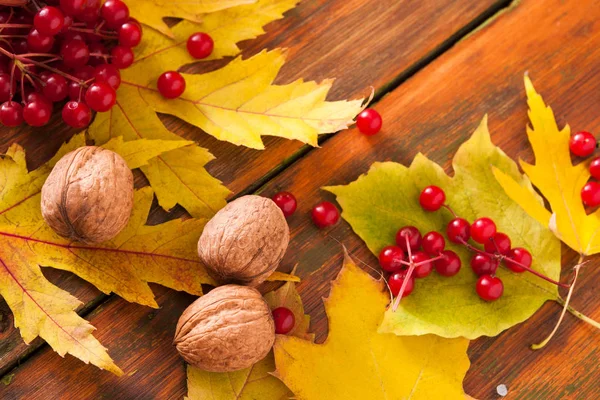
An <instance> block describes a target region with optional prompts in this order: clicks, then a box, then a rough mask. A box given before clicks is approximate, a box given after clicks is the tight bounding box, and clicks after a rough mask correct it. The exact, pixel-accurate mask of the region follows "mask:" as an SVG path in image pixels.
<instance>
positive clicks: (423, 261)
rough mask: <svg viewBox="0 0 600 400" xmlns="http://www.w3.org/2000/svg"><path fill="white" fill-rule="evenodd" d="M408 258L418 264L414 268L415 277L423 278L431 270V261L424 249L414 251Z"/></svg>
mask: <svg viewBox="0 0 600 400" xmlns="http://www.w3.org/2000/svg"><path fill="white" fill-rule="evenodd" d="M410 259H411V261H412V262H413V263H415V264H420V265H418V266H416V267H415V269H414V276H415V278H425V277H426V276H428V275H429V274H431V271H433V262H432V261H430V260H431V258H429V256H428V255H427V253H425V252H424V251H416V252H414V253H413V254H412V257H411V258H410Z"/></svg>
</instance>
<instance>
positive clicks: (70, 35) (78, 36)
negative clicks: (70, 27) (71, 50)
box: [62, 31, 86, 43]
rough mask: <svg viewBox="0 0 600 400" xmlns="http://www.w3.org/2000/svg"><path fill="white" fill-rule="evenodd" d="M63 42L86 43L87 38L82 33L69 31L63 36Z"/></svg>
mask: <svg viewBox="0 0 600 400" xmlns="http://www.w3.org/2000/svg"><path fill="white" fill-rule="evenodd" d="M62 39H63V40H62V41H63V43H64V42H69V41H71V40H82V41H85V39H86V37H85V35H84V34H83V33H81V32H76V31H68V32H67V33H65V34H63V35H62Z"/></svg>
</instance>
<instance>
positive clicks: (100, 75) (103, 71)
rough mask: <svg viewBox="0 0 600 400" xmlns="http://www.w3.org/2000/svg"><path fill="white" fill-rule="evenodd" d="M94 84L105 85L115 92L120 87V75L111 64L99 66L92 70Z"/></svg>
mask: <svg viewBox="0 0 600 400" xmlns="http://www.w3.org/2000/svg"><path fill="white" fill-rule="evenodd" d="M94 78H96V80H95V81H96V82H104V83H107V84H108V85H109V86H110V87H111V88H113V89H115V90H117V89H118V88H119V86H120V85H121V73H120V72H119V70H118V69H117V68H116V67H115V66H114V65H111V64H101V65H98V66H97V67H96V69H95V70H94Z"/></svg>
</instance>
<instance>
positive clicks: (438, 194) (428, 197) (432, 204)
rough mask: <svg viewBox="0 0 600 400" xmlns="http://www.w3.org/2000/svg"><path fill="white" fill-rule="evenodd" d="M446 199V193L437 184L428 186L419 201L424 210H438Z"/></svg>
mask: <svg viewBox="0 0 600 400" xmlns="http://www.w3.org/2000/svg"><path fill="white" fill-rule="evenodd" d="M445 201H446V194H445V193H444V191H443V190H442V189H440V188H439V187H437V186H427V187H426V188H425V189H423V191H422V192H421V196H419V203H420V204H421V207H423V209H424V210H427V211H437V210H439V209H440V208H441V207H442V206H443V205H444V202H445Z"/></svg>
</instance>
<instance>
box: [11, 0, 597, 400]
mask: <svg viewBox="0 0 600 400" xmlns="http://www.w3.org/2000/svg"><path fill="white" fill-rule="evenodd" d="M599 19H600V0H522V1H515V2H510V1H494V0H423V1H414V0H412V1H411V0H378V1H365V0H305V1H303V2H302V3H300V5H299V6H298V7H297V8H295V9H293V10H291V11H289V12H288V13H286V18H285V19H283V20H280V21H277V22H274V23H272V24H270V25H268V26H267V28H266V31H267V33H266V34H265V35H264V36H261V37H260V38H259V39H257V40H254V41H249V42H244V43H242V46H241V47H242V49H243V54H244V55H245V56H250V55H253V54H256V53H257V52H258V51H260V50H261V49H262V48H269V49H271V48H275V47H288V48H289V49H290V52H289V57H288V60H289V61H288V63H287V64H286V65H285V67H284V68H283V70H282V73H281V75H280V77H279V78H278V82H280V83H281V82H291V81H292V80H295V79H297V78H299V77H304V78H306V79H314V80H321V79H323V78H327V77H336V78H337V80H336V83H335V85H334V87H333V90H332V93H331V96H330V97H331V99H340V98H348V97H358V96H360V95H365V94H368V91H369V87H370V86H373V87H374V88H375V90H376V100H377V103H376V104H375V106H374V107H375V108H376V109H378V110H379V112H380V113H381V114H382V116H383V119H384V128H383V130H382V132H381V133H380V134H378V135H376V136H373V137H366V136H363V135H361V134H360V133H358V131H356V130H355V129H351V130H347V131H343V132H340V133H337V134H335V135H331V136H329V137H325V138H323V140H322V147H321V148H318V149H311V148H307V147H303V146H301V145H300V144H298V143H297V142H292V141H285V140H280V139H273V138H268V139H266V140H265V144H266V147H267V150H264V151H255V150H248V149H245V148H242V147H236V146H233V145H231V144H228V143H223V142H218V141H216V140H215V139H213V138H212V137H210V136H208V135H206V134H205V133H203V132H202V131H200V130H199V129H197V128H195V127H192V126H190V125H188V124H186V123H185V122H183V121H181V120H178V119H176V118H172V117H168V116H165V117H164V118H163V121H164V123H165V124H166V126H167V127H168V128H169V129H170V130H172V131H174V132H176V133H178V134H180V135H182V136H184V137H186V138H190V139H192V140H195V141H197V142H198V143H199V144H200V145H202V146H203V147H207V148H208V149H209V150H210V151H211V152H212V153H213V154H214V155H215V156H216V157H217V159H216V160H215V161H213V162H211V163H210V164H209V165H208V170H209V172H210V173H211V174H212V175H214V176H216V177H217V178H219V179H221V180H222V181H223V182H224V183H225V184H226V185H227V186H228V187H229V188H230V189H231V190H232V191H233V195H232V198H234V197H237V196H240V195H242V194H247V193H253V192H254V193H259V194H262V195H265V196H271V195H273V194H274V193H276V192H277V191H279V190H287V191H291V192H293V193H294V194H295V195H296V197H297V199H298V202H299V208H298V211H297V212H296V214H295V215H294V216H293V217H292V218H291V219H290V220H289V223H290V228H291V234H292V239H291V243H290V246H289V249H288V252H287V254H286V256H285V258H284V260H283V262H282V264H281V267H280V270H281V271H285V272H289V271H290V270H291V269H292V267H293V266H294V265H295V264H298V270H297V274H298V275H300V276H301V277H302V278H303V281H302V283H301V284H300V285H299V290H300V294H301V296H302V298H303V301H304V303H305V308H306V310H307V311H308V313H309V314H310V315H311V317H312V325H311V328H312V330H313V331H314V332H315V333H316V334H317V341H323V340H324V338H325V337H326V335H327V319H326V316H325V313H324V309H323V305H322V302H321V298H322V297H323V296H325V295H327V293H328V291H329V282H330V280H331V279H333V278H334V277H335V275H336V274H337V272H338V271H339V268H340V266H341V249H340V246H339V244H338V243H337V241H338V240H339V241H341V242H343V243H344V244H345V245H346V246H347V247H348V248H349V250H350V251H351V252H352V254H354V255H355V256H356V257H357V258H359V259H361V260H363V261H365V262H367V263H369V264H371V265H375V264H376V259H375V258H374V257H373V255H371V254H370V253H369V252H368V250H367V249H366V247H365V245H364V244H363V243H362V242H361V241H360V239H359V238H358V237H357V236H356V235H355V234H354V233H353V232H352V231H351V229H350V227H349V225H348V224H347V223H345V222H341V223H340V224H338V225H337V226H335V227H333V228H332V229H329V230H326V231H319V230H318V229H316V228H315V227H314V226H313V225H312V223H311V222H310V218H309V216H308V214H309V210H310V208H311V207H312V206H313V205H314V204H315V203H317V202H318V201H320V200H321V199H329V200H332V196H330V195H329V194H326V193H324V192H323V191H321V190H320V189H319V188H320V187H322V186H325V185H336V184H346V183H348V182H351V181H353V180H355V179H356V178H357V177H358V175H360V174H362V173H364V172H366V171H367V170H368V168H369V166H370V165H371V163H372V162H374V161H385V160H394V161H397V162H401V163H404V164H408V163H409V162H410V161H411V160H412V158H413V157H414V156H415V154H416V153H417V152H423V153H425V154H427V155H428V156H429V157H430V158H432V159H433V160H435V161H437V162H438V163H440V164H442V165H444V166H445V167H446V169H447V170H448V171H449V172H450V171H451V168H450V160H451V158H452V156H453V155H454V152H455V151H456V150H457V148H458V146H459V145H460V144H461V143H462V142H463V141H464V140H466V139H467V138H468V137H469V136H470V134H471V133H472V131H473V130H474V129H475V127H476V126H477V124H478V122H479V121H480V119H481V118H482V117H483V115H484V114H486V113H487V114H488V115H489V122H490V130H491V133H492V140H493V141H494V143H496V144H497V145H499V146H500V147H501V148H502V149H503V150H504V151H506V152H507V153H508V154H509V156H511V157H513V158H519V157H520V158H524V159H526V160H529V161H531V160H532V154H531V151H530V148H529V145H528V142H527V139H526V135H525V125H526V123H527V108H526V102H525V94H524V89H523V83H522V82H523V73H524V72H525V71H528V72H529V74H530V76H531V77H532V79H533V81H534V84H535V85H536V88H537V89H538V90H539V91H540V92H541V93H542V94H543V95H544V98H545V100H546V101H547V102H548V103H549V104H551V105H552V107H553V109H554V110H555V113H556V116H557V119H558V122H559V124H561V125H562V124H564V123H566V122H567V121H568V122H569V124H570V125H571V127H572V128H573V129H574V130H583V129H585V130H589V131H591V132H596V133H598V132H600V22H598V20H599ZM224 62H226V61H223V62H218V63H207V64H200V65H196V66H194V67H192V68H191V70H192V71H194V72H202V71H205V70H210V69H213V68H215V67H217V66H220V65H222V64H223V63H224ZM0 129H1V131H2V135H0V150H1V151H4V150H6V148H7V147H8V146H9V145H10V144H12V143H19V144H21V145H22V146H24V147H25V149H26V150H27V152H28V153H27V156H28V160H27V161H28V165H29V166H30V167H31V168H35V167H37V166H38V165H40V164H41V163H43V162H45V161H47V160H48V159H49V158H50V157H51V156H52V155H53V154H54V152H55V151H56V149H57V148H58V147H59V146H60V144H61V143H62V142H63V141H64V140H66V139H68V138H69V137H70V136H71V135H72V134H73V133H74V132H73V131H71V130H68V129H66V128H65V127H64V126H63V125H61V124H60V123H59V121H58V120H57V119H56V120H54V121H53V125H52V126H51V127H46V128H43V129H31V128H27V127H23V128H19V129H12V130H9V129H6V128H0ZM50 132H52V133H51V134H50ZM136 182H137V184H138V185H143V184H144V180H143V178H142V177H141V176H139V175H138V176H137V178H136ZM182 214H183V210H182V209H181V208H176V209H175V210H173V211H172V212H171V213H166V212H164V211H163V210H160V209H158V208H157V207H154V209H153V211H152V212H151V215H150V219H149V221H150V223H159V222H162V221H164V220H166V219H168V218H174V217H178V216H180V215H182ZM334 239H335V240H334ZM574 258H575V254H574V253H573V252H572V251H570V250H568V249H566V248H564V252H563V264H564V265H571V264H572V263H573V260H574ZM598 264H600V263H598V262H597V261H593V262H592V263H590V265H589V266H586V268H585V270H584V272H583V274H582V277H581V280H580V282H579V285H578V290H577V292H576V294H575V296H574V298H573V305H574V307H575V308H577V309H578V310H580V311H581V312H583V313H585V314H587V315H588V316H590V317H592V318H595V319H597V320H598V319H600V296H598V295H597V292H598V290H597V289H598V287H600V285H599V284H597V283H596V282H595V280H596V279H599V282H600V270H598V269H597V268H596V267H597V266H598ZM319 268H321V269H320V270H319V272H318V273H313V272H315V271H316V270H317V269H319ZM44 273H45V275H46V276H47V277H49V279H51V280H52V282H54V283H55V284H57V285H58V286H60V287H61V288H64V289H66V290H68V291H69V292H71V293H73V294H74V295H75V296H77V297H78V298H79V299H81V300H82V301H83V302H84V303H85V305H84V306H83V307H82V308H81V310H80V313H81V314H82V315H84V316H86V318H87V319H88V320H90V321H91V323H92V324H93V325H94V326H95V327H97V328H98V330H97V332H96V337H97V338H98V339H99V340H100V341H101V342H102V343H103V344H104V345H105V346H108V347H109V351H110V355H111V356H112V357H113V359H114V360H115V362H116V363H117V364H118V365H119V366H120V367H121V368H122V369H123V370H124V371H125V373H126V375H125V376H124V377H121V378H117V377H115V376H113V375H112V374H110V373H108V372H105V371H101V370H99V369H97V368H96V367H94V366H90V365H85V364H83V363H82V362H80V361H79V360H77V359H75V358H73V357H71V356H67V357H66V358H65V359H62V358H61V357H60V356H58V355H57V354H56V353H54V352H53V351H52V350H51V349H50V348H49V347H48V346H47V345H45V344H44V343H43V342H42V341H41V340H36V341H34V342H33V343H32V344H31V345H29V346H26V345H25V344H24V343H23V341H22V340H21V338H20V336H19V333H18V330H16V329H15V328H14V326H13V321H12V316H11V314H10V310H9V309H8V307H7V306H6V304H5V303H4V302H3V301H2V300H1V299H0V375H4V376H6V377H10V378H11V379H10V381H11V383H10V384H9V385H8V386H5V385H2V384H0V398H1V399H55V398H61V399H71V398H72V399H96V398H107V399H154V398H156V399H170V398H176V399H179V398H182V397H183V395H185V393H186V383H185V366H184V363H183V361H182V360H181V359H180V358H179V356H178V355H177V353H176V351H175V349H174V347H173V346H172V345H171V342H172V338H173V334H174V331H175V324H176V321H177V319H178V317H179V315H180V314H181V312H182V311H183V309H184V308H185V307H187V305H188V304H189V303H190V302H191V301H193V297H192V296H189V295H186V294H183V293H178V292H175V291H172V290H168V289H165V288H163V287H160V286H156V285H155V286H153V289H154V290H155V293H156V296H157V302H158V304H159V305H160V309H158V310H154V309H150V308H147V307H142V306H140V305H136V304H129V303H127V302H125V301H124V300H122V299H120V298H119V297H117V296H114V295H111V296H105V295H103V294H101V293H100V292H99V291H98V290H97V289H95V288H94V287H93V286H91V285H89V284H88V283H86V282H84V281H82V280H81V279H79V278H77V277H75V276H73V275H71V274H69V273H66V272H62V271H57V270H53V269H45V270H44ZM559 311H560V308H559V306H558V305H557V304H556V303H547V304H546V305H545V306H544V307H542V309H541V310H540V311H538V312H537V313H536V314H535V315H534V316H533V317H532V318H531V319H529V320H528V321H526V322H525V323H522V324H520V325H518V326H516V327H514V328H512V329H510V330H508V331H506V332H504V333H502V334H501V335H499V336H498V337H495V338H481V339H479V340H476V341H474V342H472V344H471V346H470V350H469V356H470V358H471V362H472V367H471V369H470V371H469V373H468V374H467V377H466V380H465V384H464V385H465V390H466V392H467V393H468V394H470V395H471V396H473V397H476V398H480V399H494V398H499V396H498V395H496V394H495V393H496V392H495V388H496V386H497V385H499V384H505V385H507V387H508V390H509V394H508V396H507V398H512V399H523V398H526V399H530V398H531V399H599V398H600V365H599V361H600V360H599V356H598V355H599V354H600V352H599V350H600V332H599V331H596V330H594V329H592V328H590V327H589V326H587V325H585V324H584V323H582V322H580V321H578V320H576V319H575V318H573V317H572V316H570V315H567V317H566V318H565V322H564V323H563V326H562V327H561V329H560V331H559V333H558V335H557V336H556V337H555V339H554V340H553V341H552V342H551V343H550V345H548V346H547V348H546V349H544V350H542V351H538V352H533V351H531V350H529V345H530V344H531V343H532V342H535V341H539V340H540V339H541V338H543V337H544V336H545V335H546V334H547V333H548V332H549V331H550V330H551V329H552V326H553V324H554V323H555V321H556V319H557V317H558V314H559Z"/></svg>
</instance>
